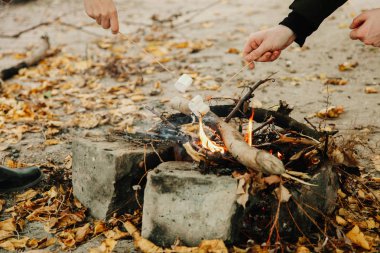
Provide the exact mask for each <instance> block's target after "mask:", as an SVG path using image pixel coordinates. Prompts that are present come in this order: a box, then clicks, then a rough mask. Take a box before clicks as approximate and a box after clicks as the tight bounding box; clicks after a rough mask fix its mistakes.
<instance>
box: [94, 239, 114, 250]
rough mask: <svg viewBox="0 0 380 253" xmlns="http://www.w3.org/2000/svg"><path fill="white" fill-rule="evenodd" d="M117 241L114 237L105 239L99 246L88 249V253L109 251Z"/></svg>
mask: <svg viewBox="0 0 380 253" xmlns="http://www.w3.org/2000/svg"><path fill="white" fill-rule="evenodd" d="M116 244H117V241H115V240H114V239H109V238H107V239H105V240H104V241H103V242H102V244H101V245H100V246H99V248H92V249H90V250H89V253H111V252H112V250H113V249H114V248H115V246H116Z"/></svg>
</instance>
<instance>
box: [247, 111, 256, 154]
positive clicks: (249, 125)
mask: <svg viewBox="0 0 380 253" xmlns="http://www.w3.org/2000/svg"><path fill="white" fill-rule="evenodd" d="M254 115H255V111H254V110H253V106H252V114H251V117H249V121H248V130H247V134H246V137H245V141H246V142H247V143H248V145H249V146H250V147H252V131H253V116H254Z"/></svg>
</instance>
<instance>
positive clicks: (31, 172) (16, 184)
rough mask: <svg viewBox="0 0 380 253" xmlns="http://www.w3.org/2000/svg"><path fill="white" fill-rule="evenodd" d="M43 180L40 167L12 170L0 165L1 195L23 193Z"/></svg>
mask: <svg viewBox="0 0 380 253" xmlns="http://www.w3.org/2000/svg"><path fill="white" fill-rule="evenodd" d="M42 178H43V173H42V172H41V170H40V169H39V168H38V167H27V168H19V169H10V168H7V167H5V166H1V165H0V193H4V192H15V191H22V190H24V189H26V188H29V187H32V186H34V185H36V184H38V183H39V182H40V181H41V180H42Z"/></svg>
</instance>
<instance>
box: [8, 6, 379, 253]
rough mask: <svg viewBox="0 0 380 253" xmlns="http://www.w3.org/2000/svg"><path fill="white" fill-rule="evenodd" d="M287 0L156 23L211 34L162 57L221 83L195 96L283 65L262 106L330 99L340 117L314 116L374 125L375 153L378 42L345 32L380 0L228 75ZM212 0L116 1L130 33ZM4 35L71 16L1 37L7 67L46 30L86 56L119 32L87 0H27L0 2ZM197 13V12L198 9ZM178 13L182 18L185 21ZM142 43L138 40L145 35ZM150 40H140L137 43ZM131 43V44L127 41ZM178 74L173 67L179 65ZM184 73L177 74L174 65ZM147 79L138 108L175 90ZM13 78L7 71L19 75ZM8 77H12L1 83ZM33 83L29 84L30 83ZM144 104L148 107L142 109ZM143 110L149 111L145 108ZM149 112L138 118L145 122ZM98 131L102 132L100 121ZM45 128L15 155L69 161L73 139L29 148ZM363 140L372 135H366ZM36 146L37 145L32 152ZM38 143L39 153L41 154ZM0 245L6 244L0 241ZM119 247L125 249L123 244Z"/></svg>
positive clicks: (372, 142) (177, 36) (311, 106)
mask: <svg viewBox="0 0 380 253" xmlns="http://www.w3.org/2000/svg"><path fill="white" fill-rule="evenodd" d="M290 2H291V1H288V0H286V1H274V0H256V1H248V0H234V1H232V0H225V1H220V2H218V3H217V4H215V5H213V6H212V7H210V8H207V9H205V10H204V11H203V12H197V13H199V15H197V16H195V17H193V18H192V19H191V21H190V22H188V23H184V24H182V25H181V26H180V27H176V26H175V27H174V28H171V27H163V28H160V30H159V34H166V35H170V36H172V38H171V40H172V41H177V42H182V41H195V40H208V41H211V42H212V43H213V45H212V46H211V47H208V48H206V49H204V50H202V51H200V52H199V53H197V54H190V55H187V56H186V57H185V58H184V59H182V61H181V62H175V61H170V62H168V63H166V66H167V67H168V68H169V69H171V70H173V71H174V72H176V73H177V72H178V69H179V68H181V67H182V68H183V67H191V69H193V70H194V71H196V72H198V73H201V75H203V76H210V77H211V80H212V83H216V84H219V85H220V88H219V89H218V90H217V91H215V90H203V89H198V88H193V89H191V91H190V92H189V94H191V95H196V94H202V95H204V96H213V97H219V96H228V97H237V96H239V95H240V94H241V89H240V88H238V85H239V84H241V81H242V80H247V81H254V80H258V79H261V78H263V77H265V76H267V75H268V74H269V73H272V72H277V74H276V75H275V77H276V79H277V82H276V84H272V85H270V86H267V87H266V88H263V89H260V90H259V91H257V92H256V99H257V100H259V101H261V102H262V104H263V106H264V107H271V106H274V105H276V104H277V103H278V101H279V100H285V101H287V102H288V103H289V104H290V105H291V106H294V112H293V113H292V116H293V117H294V118H296V119H298V120H300V121H303V118H304V117H305V116H309V115H312V114H314V113H315V112H317V111H319V110H321V109H323V108H326V106H327V103H328V104H329V105H342V106H343V107H344V109H345V112H344V113H343V114H342V115H341V116H340V117H339V118H337V119H334V120H329V121H328V122H324V121H322V120H321V119H318V118H312V119H311V121H312V122H313V123H314V124H315V125H317V126H318V125H320V124H321V125H326V124H335V125H336V128H337V129H339V130H341V133H342V134H344V135H345V136H350V135H354V134H360V133H362V132H366V133H369V135H366V138H367V139H368V140H369V143H368V146H370V147H372V148H373V149H374V150H375V151H376V152H378V153H380V152H379V150H380V149H379V145H380V143H379V141H380V134H379V130H380V129H379V128H380V111H379V108H380V93H377V94H366V93H365V92H364V90H365V88H366V87H373V88H376V89H377V90H379V91H380V71H379V69H380V61H379V55H380V49H379V48H372V47H366V46H364V45H363V44H362V43H360V42H358V41H351V40H350V39H349V37H348V34H349V29H348V25H349V24H350V22H351V20H352V17H353V16H354V14H355V13H356V14H357V13H359V11H360V10H362V9H369V8H374V7H378V6H379V3H378V2H377V1H375V0H372V1H365V3H363V1H360V0H356V1H351V2H349V3H347V4H346V5H344V6H343V7H342V8H340V9H339V10H337V11H336V12H335V13H334V14H333V15H332V16H331V17H330V18H328V19H327V20H326V21H325V22H324V23H323V24H322V25H321V27H320V29H319V30H318V31H317V32H316V33H315V34H313V35H312V36H311V37H310V38H309V39H308V40H307V42H306V44H305V46H304V48H303V49H300V48H299V47H298V46H297V45H292V46H291V47H289V49H287V50H285V51H284V52H283V53H282V56H281V57H280V59H279V60H277V61H276V62H273V63H258V64H257V68H256V69H255V70H254V71H243V72H242V73H241V74H240V75H239V76H238V77H237V78H236V80H234V81H232V82H230V83H228V84H223V81H226V80H228V79H229V77H231V76H232V75H233V74H234V73H236V72H237V71H238V70H239V69H240V68H241V66H242V61H241V57H240V56H239V55H236V54H228V53H226V52H227V51H228V50H229V49H230V48H237V49H241V48H242V46H243V44H244V42H245V40H246V39H247V37H248V35H249V34H250V33H251V32H254V31H257V30H260V29H263V28H266V27H270V26H272V25H274V24H276V23H278V22H279V21H281V20H282V18H283V17H284V16H285V15H286V14H287V13H288V8H287V6H288V5H289V4H290ZM211 3H213V1H211V0H207V1H205V0H195V1H177V0H167V1H164V0H160V1H154V0H139V1H137V0H130V1H117V5H118V10H119V19H120V22H121V29H120V30H121V32H122V33H125V34H132V35H133V34H149V31H150V25H151V24H152V20H151V16H152V15H154V14H158V15H159V17H160V18H165V17H169V16H171V15H173V14H174V13H179V12H181V13H186V12H187V11H193V10H197V9H199V8H201V9H202V8H203V7H206V6H208V5H209V4H211ZM0 8H1V9H0V20H1V24H2V25H1V26H0V35H11V34H15V33H17V32H18V31H21V30H24V29H26V28H29V27H32V26H34V25H36V24H39V23H41V22H46V21H51V20H54V19H56V18H57V17H61V19H60V20H61V22H64V23H66V25H62V24H59V22H53V23H52V24H50V25H46V26H41V27H39V28H37V29H34V30H32V31H30V32H26V33H24V34H22V35H21V36H20V37H19V38H17V39H15V38H0V54H1V53H3V55H5V56H3V57H0V69H3V68H5V67H8V66H11V65H12V64H14V63H15V62H17V60H16V59H14V58H12V57H10V56H7V54H6V53H7V52H14V53H16V52H24V51H25V48H26V47H28V46H30V45H32V44H33V43H35V42H36V41H38V38H39V37H40V35H42V34H45V33H46V34H48V35H49V36H50V39H51V44H52V46H53V47H54V46H62V47H63V51H64V52H66V53H71V54H74V55H80V56H83V57H85V56H87V57H88V56H89V55H90V56H91V54H99V48H97V47H96V46H95V43H94V42H95V41H96V40H99V39H104V38H110V39H111V40H118V39H120V37H117V36H116V37H115V36H112V35H111V34H110V32H109V31H103V30H102V29H100V28H99V27H98V26H97V25H95V24H94V22H92V20H90V19H89V18H88V17H87V16H86V15H85V13H84V11H83V7H82V3H81V1H74V0H70V1H58V0H54V1H47V0H37V1H31V2H30V3H27V4H22V5H1V7H0ZM192 13H194V12H192ZM191 15H192V14H188V15H184V16H183V17H180V18H179V19H178V20H176V21H175V22H174V24H176V23H181V22H182V21H183V20H185V19H186V18H188V17H190V16H191ZM181 20H182V21H181ZM67 24H71V25H74V26H78V27H81V29H83V30H79V29H75V28H73V27H69V26H68V25H67ZM139 43H140V42H139ZM141 43H144V42H141ZM122 45H125V46H127V45H126V44H122ZM128 54H136V48H132V49H131V50H129V51H128V52H127V53H126V55H128ZM346 61H351V62H358V63H359V65H358V66H357V67H356V68H355V69H354V70H352V71H347V72H340V71H339V69H338V65H339V64H342V63H343V62H346ZM176 75H177V74H176ZM178 75H179V74H178ZM324 76H327V77H341V78H344V79H346V80H348V84H347V85H345V86H332V85H330V86H329V87H328V89H327V86H326V85H324V81H323V80H320V78H317V77H324ZM144 79H145V81H146V82H147V83H148V84H149V85H145V86H144V87H141V89H142V92H143V93H144V94H145V93H148V92H149V90H150V89H151V87H152V84H153V83H154V82H155V81H158V80H159V81H161V84H162V88H163V89H162V93H161V94H160V95H159V96H152V97H150V96H149V97H147V98H148V99H147V100H145V101H144V102H140V103H138V105H139V106H140V108H142V105H144V104H152V105H156V106H158V105H159V106H161V108H163V109H164V108H165V105H162V103H161V102H162V100H163V99H166V98H170V97H172V96H174V95H176V91H175V90H174V89H173V86H172V85H173V82H174V81H175V77H172V76H171V75H170V74H168V73H165V72H161V73H154V74H152V75H149V76H146V77H145V76H144ZM14 81H17V79H16V80H10V81H9V82H14ZM100 82H101V84H102V85H104V86H112V85H114V84H116V83H117V82H116V81H115V80H113V79H111V78H105V79H102V80H101V81H100ZM4 85H7V83H5V84H4ZM25 85H30V84H25ZM142 111H144V110H142ZM145 114H146V115H148V114H149V113H148V112H146V111H145ZM143 122H146V121H144V119H142V121H141V122H136V125H137V126H140V128H139V129H143V128H146V127H147V125H146V124H145V127H142V125H144V124H143ZM93 131H98V130H97V129H95V130H93ZM77 135H83V132H81V131H80V130H70V131H69V133H68V134H67V136H68V137H67V139H68V140H70V139H72V138H75V136H77ZM41 138H43V136H42V135H41V134H29V135H25V136H24V138H23V140H22V141H21V144H16V145H14V147H12V150H13V149H16V150H18V151H17V152H19V159H20V160H21V161H23V162H26V163H43V162H44V161H46V160H52V161H57V162H59V161H61V162H62V161H63V159H64V158H65V157H66V156H67V155H68V154H70V141H68V142H66V143H64V144H60V145H55V146H49V147H46V148H45V149H44V150H42V152H39V150H38V148H36V149H25V148H24V147H25V146H27V145H29V144H31V145H33V144H34V143H38V142H39V141H41ZM366 145H367V144H366ZM31 150H32V151H31ZM12 152H13V151H9V150H6V151H2V152H1V157H2V158H3V157H6V156H9V155H11V153H12ZM36 152H38V154H37V153H36ZM88 247H89V246H88V245H87V246H86V245H83V246H81V248H80V249H78V250H76V251H75V252H84V251H82V250H83V249H86V248H88ZM0 252H2V251H1V250H0ZM120 252H122V251H120Z"/></svg>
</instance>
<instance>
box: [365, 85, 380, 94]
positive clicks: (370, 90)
mask: <svg viewBox="0 0 380 253" xmlns="http://www.w3.org/2000/svg"><path fill="white" fill-rule="evenodd" d="M364 92H365V93H367V94H377V93H379V91H378V90H377V89H376V88H375V87H365V89H364Z"/></svg>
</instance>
